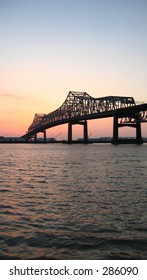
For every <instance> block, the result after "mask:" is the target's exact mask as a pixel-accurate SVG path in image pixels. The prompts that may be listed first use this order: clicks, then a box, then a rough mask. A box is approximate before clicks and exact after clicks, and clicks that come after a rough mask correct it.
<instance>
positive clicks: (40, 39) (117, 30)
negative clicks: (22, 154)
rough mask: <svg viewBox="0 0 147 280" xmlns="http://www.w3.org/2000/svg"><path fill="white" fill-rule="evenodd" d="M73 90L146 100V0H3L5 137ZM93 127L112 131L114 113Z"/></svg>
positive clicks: (0, 113) (0, 96)
mask: <svg viewBox="0 0 147 280" xmlns="http://www.w3.org/2000/svg"><path fill="white" fill-rule="evenodd" d="M70 90H74V91H86V92H88V93H89V94H90V95H91V96H93V97H103V96H108V95H119V96H121V95H123V96H133V97H134V99H135V100H136V101H144V102H147V0H74V1H73V0H0V136H2V135H3V136H21V135H23V134H24V133H25V132H26V130H27V129H28V127H29V125H30V124H31V122H32V121H33V118H34V114H35V113H46V114H47V113H50V112H51V111H53V110H55V109H57V108H58V107H59V106H60V105H61V104H62V103H63V102H64V100H65V98H66V96H67V94H68V92H69V91H70ZM142 126H143V135H144V136H147V124H144V125H142ZM132 131H133V130H130V129H129V130H127V133H128V134H129V135H131V134H132ZM60 132H61V134H60V137H59V139H62V138H66V137H67V126H66V125H64V126H62V127H61V126H59V127H55V128H53V129H49V130H48V131H47V135H48V137H52V136H53V137H55V136H56V135H57V134H58V133H60ZM123 133H125V130H124V129H123V130H122V132H121V134H123ZM133 133H134V132H133ZM89 134H91V137H99V136H111V135H112V120H111V119H110V120H96V121H90V122H89ZM128 134H127V135H128ZM74 135H75V137H81V135H82V134H81V126H80V127H78V126H75V128H74Z"/></svg>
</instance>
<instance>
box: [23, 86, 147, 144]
mask: <svg viewBox="0 0 147 280" xmlns="http://www.w3.org/2000/svg"><path fill="white" fill-rule="evenodd" d="M108 117H113V137H112V144H118V143H120V139H119V136H118V130H119V128H120V127H124V126H130V127H133V128H135V129H136V139H135V142H136V143H137V144H142V143H143V141H142V136H141V123H142V122H147V103H143V104H140V105H136V103H135V100H134V98H133V97H126V96H106V97H102V98H94V97H91V96H90V95H89V94H88V93H87V92H76V91H69V93H68V95H67V97H66V99H65V101H64V103H63V104H62V105H61V106H60V107H59V108H58V109H57V110H55V111H53V112H51V113H49V114H35V116H34V120H33V122H32V124H31V125H30V126H29V128H28V131H27V132H26V134H24V135H23V136H22V137H25V139H26V140H29V139H31V138H34V139H35V141H36V140H37V133H40V132H42V133H43V134H44V142H46V130H47V129H49V128H51V127H54V126H58V125H61V124H65V123H67V124H68V143H72V126H73V125H75V124H79V125H82V126H83V128H84V129H83V136H84V137H83V139H84V142H85V143H87V142H88V122H87V121H88V120H92V119H100V118H108Z"/></svg>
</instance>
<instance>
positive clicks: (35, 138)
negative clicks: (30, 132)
mask: <svg viewBox="0 0 147 280" xmlns="http://www.w3.org/2000/svg"><path fill="white" fill-rule="evenodd" d="M34 141H35V142H37V133H35V135H34Z"/></svg>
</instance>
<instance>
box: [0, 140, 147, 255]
mask: <svg viewBox="0 0 147 280" xmlns="http://www.w3.org/2000/svg"><path fill="white" fill-rule="evenodd" d="M146 187H147V145H146V144H144V145H140V146H137V145H118V146H113V145H111V144H89V145H88V144H87V145H84V144H73V145H68V144H0V259H71V260H72V259H91V260H92V259H147V251H146V248H147V238H146V237H147V199H146V198H147V188H146Z"/></svg>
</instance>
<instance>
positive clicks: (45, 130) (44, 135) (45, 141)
mask: <svg viewBox="0 0 147 280" xmlns="http://www.w3.org/2000/svg"><path fill="white" fill-rule="evenodd" d="M43 133H44V143H46V130H44V131H43Z"/></svg>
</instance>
